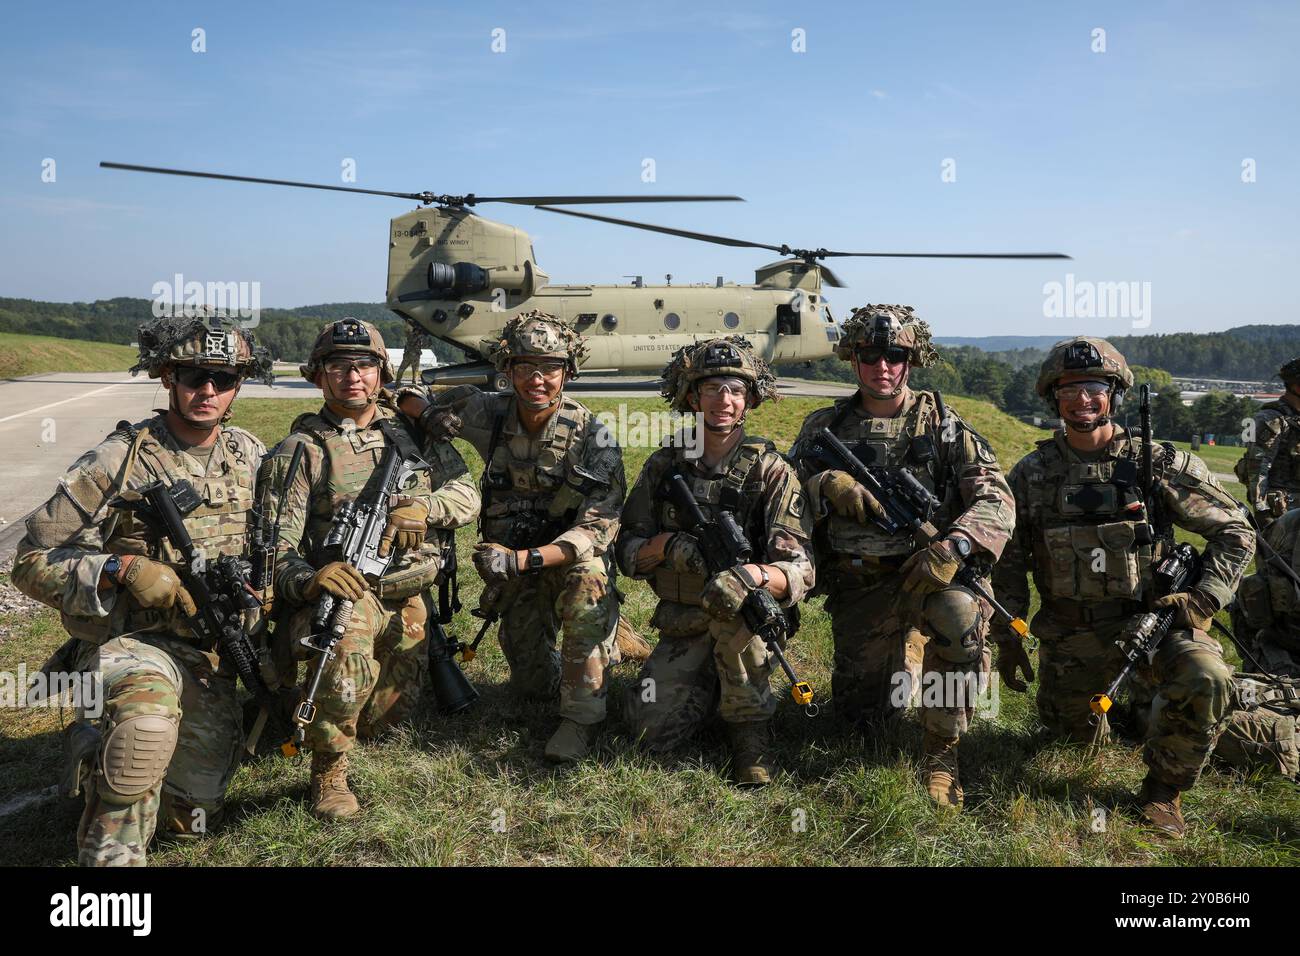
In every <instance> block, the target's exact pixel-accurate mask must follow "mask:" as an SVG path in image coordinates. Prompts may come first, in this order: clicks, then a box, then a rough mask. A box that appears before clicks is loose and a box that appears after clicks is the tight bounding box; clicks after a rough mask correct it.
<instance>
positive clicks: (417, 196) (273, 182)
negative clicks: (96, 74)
mask: <svg viewBox="0 0 1300 956" xmlns="http://www.w3.org/2000/svg"><path fill="white" fill-rule="evenodd" d="M99 165H100V167H101V168H103V169H126V170H129V171H131V172H136V173H162V174H163V175H166V176H194V177H196V178H198V179H227V180H230V181H232V182H237V183H265V184H266V185H268V186H296V187H298V188H299V189H328V190H331V191H332V192H339V193H365V194H366V195H369V196H393V197H395V198H397V199H414V200H415V201H416V202H422V201H427V200H426V199H425V198H424V197H425V196H426V195H427V194H425V193H395V192H388V191H387V190H383V189H360V188H358V187H356V186H327V185H325V184H324V183H299V182H294V181H293V180H290V179H262V178H261V177H259V176H232V175H230V174H228V173H201V172H196V171H194V170H190V169H167V168H165V167H163V166H135V165H132V164H130V163H100V164H99Z"/></svg>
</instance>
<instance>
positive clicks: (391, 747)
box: [0, 398, 1300, 866]
mask: <svg viewBox="0 0 1300 956" xmlns="http://www.w3.org/2000/svg"><path fill="white" fill-rule="evenodd" d="M584 400H585V399H584ZM951 403H952V405H953V406H954V407H955V408H956V409H957V410H958V411H959V412H960V413H961V414H962V415H963V416H965V417H966V418H967V419H968V420H969V421H971V422H972V423H973V424H974V425H975V427H976V428H977V429H979V430H980V431H981V432H983V433H984V434H985V435H986V436H987V437H988V438H989V439H990V441H991V442H992V444H993V446H994V448H995V449H996V450H997V452H998V455H999V459H1000V460H1001V462H1002V463H1003V465H1004V467H1009V466H1010V465H1011V464H1012V463H1014V462H1015V461H1016V460H1018V459H1019V457H1020V456H1022V455H1023V454H1024V453H1025V452H1027V451H1028V450H1030V449H1031V448H1032V447H1033V443H1034V441H1035V440H1037V439H1039V438H1041V437H1044V436H1045V435H1046V433H1045V432H1041V431H1039V430H1037V429H1034V428H1031V427H1029V426H1026V425H1022V424H1020V423H1019V422H1016V421H1014V420H1012V419H1010V418H1008V417H1007V416H1005V415H1002V414H1001V413H999V412H997V411H996V410H995V409H993V408H992V407H991V406H989V405H987V404H984V403H981V402H978V401H972V400H963V399H961V398H954V399H952V400H951ZM588 404H590V405H591V406H592V407H593V409H594V410H596V411H602V410H614V409H616V408H617V406H618V405H619V404H624V403H621V402H619V401H618V400H613V399H591V400H590V401H589V402H588ZM625 404H626V405H627V407H628V408H630V409H633V410H654V409H658V408H660V407H661V406H660V404H659V403H658V402H657V401H654V400H650V399H645V400H635V401H628V402H626V403H625ZM822 404H825V402H824V400H821V399H787V400H786V401H783V402H781V403H780V404H778V405H769V406H764V407H763V408H761V409H759V410H758V411H757V412H756V413H754V414H753V415H752V416H751V420H750V421H751V431H752V432H755V433H758V434H763V435H766V436H768V437H770V438H772V439H773V440H775V441H776V442H777V443H778V445H779V446H780V447H782V448H783V449H785V448H788V446H789V444H790V442H791V440H792V439H793V438H794V435H795V433H796V431H797V429H798V426H799V423H800V422H801V421H802V419H803V417H804V416H805V415H806V414H807V413H808V412H809V411H811V410H813V409H814V408H817V407H820V406H821V405H822ZM314 407H315V404H314V403H312V402H297V401H280V400H264V401H248V400H246V401H242V402H241V403H240V404H239V405H238V414H237V417H236V422H237V423H239V424H242V425H244V426H245V427H248V428H250V429H251V430H253V431H254V432H256V433H257V434H259V435H260V436H261V437H262V438H264V439H265V440H267V441H268V442H273V441H275V440H276V439H277V438H279V437H280V436H281V435H283V434H284V431H285V429H286V428H287V426H288V423H289V422H290V421H291V419H292V418H293V416H294V415H295V414H297V413H298V412H300V411H304V410H308V409H311V408H314ZM459 444H460V447H461V450H462V453H464V454H465V456H466V459H467V460H468V461H469V462H470V465H471V468H472V469H473V470H474V471H475V472H476V473H477V471H478V470H479V469H480V468H481V462H480V461H479V460H478V458H477V456H476V455H475V454H474V453H473V452H472V450H470V449H469V448H468V446H466V445H464V444H463V443H459ZM646 454H647V450H646V449H628V450H627V451H626V461H627V470H628V475H629V479H631V478H632V477H633V476H635V474H636V472H637V470H638V469H639V467H640V465H641V463H642V461H644V458H645V456H646ZM1216 470H1219V469H1218V468H1217V466H1216ZM1225 470H1226V469H1225ZM459 544H460V549H461V557H462V559H464V565H463V566H465V567H468V566H469V565H468V560H467V558H468V552H469V548H470V545H471V541H470V535H469V534H461V535H460V536H459ZM462 584H463V588H462V595H461V597H462V600H463V601H464V603H465V605H466V607H467V609H468V608H470V607H473V606H474V605H475V603H476V600H477V594H478V592H479V590H480V585H479V583H478V581H477V579H476V577H475V575H473V574H472V573H466V574H464V575H463V581H462ZM620 587H621V588H623V590H624V591H625V592H626V593H627V595H628V603H627V605H626V610H627V613H628V614H629V616H630V618H631V620H632V621H633V623H634V624H635V625H636V627H637V628H638V629H639V630H641V631H642V633H644V634H646V636H647V637H648V638H650V639H651V640H653V639H654V635H653V634H652V633H651V632H649V629H648V627H647V622H648V620H649V616H650V612H651V610H652V608H653V597H652V595H651V593H650V591H649V589H648V588H647V587H646V586H645V585H644V584H642V583H640V582H632V581H627V580H622V581H620ZM821 603H822V602H821V600H820V599H818V600H815V601H813V602H811V603H810V604H809V605H808V606H807V608H806V612H805V615H804V618H803V626H802V628H801V630H800V632H799V634H798V637H797V638H796V640H795V641H794V643H793V645H792V648H791V652H790V657H791V659H792V661H793V663H794V665H795V667H796V669H797V670H799V672H800V673H801V676H804V677H805V678H806V679H808V680H810V681H811V682H812V684H813V685H814V687H815V688H816V690H817V692H818V697H819V699H822V698H824V696H825V695H826V694H827V693H828V692H829V689H830V688H829V683H830V681H829V674H830V663H831V638H830V623H829V619H828V618H827V616H826V615H825V613H824V612H823V610H822V607H821ZM474 622H475V620H474V619H472V618H470V617H469V614H468V610H466V611H465V612H462V614H461V615H459V616H458V619H457V621H456V622H455V624H454V626H453V630H454V631H455V632H456V633H459V634H461V635H468V634H470V633H472V630H471V629H472V628H473V624H474ZM61 639H62V632H61V629H60V627H59V624H58V621H57V618H56V617H55V615H54V614H52V613H51V612H49V611H43V612H40V613H37V614H35V615H34V616H33V615H31V614H30V613H26V614H10V615H6V616H0V670H6V671H12V670H13V669H15V668H16V667H17V666H18V664H19V663H20V662H26V663H27V665H28V667H29V668H35V667H36V666H38V665H39V664H40V662H41V661H42V659H43V658H44V657H45V656H46V654H47V653H48V652H49V651H50V650H51V649H52V648H53V647H55V646H57V644H58V643H59V642H60V641H61ZM1232 657H1233V659H1234V660H1235V655H1232ZM466 672H467V675H468V676H469V678H470V680H472V681H473V682H474V684H475V685H476V686H477V688H478V689H479V691H480V692H481V694H482V697H483V699H482V700H481V701H480V702H479V704H478V705H477V706H476V707H475V708H473V709H472V710H471V711H470V712H468V713H464V714H461V715H460V716H458V717H455V718H451V719H443V718H439V717H438V716H437V715H436V714H435V713H433V712H432V710H431V709H429V708H428V707H427V706H425V705H423V704H422V708H421V710H420V711H419V713H418V714H417V715H416V718H415V719H414V720H413V721H412V722H411V723H410V724H408V725H406V726H404V727H402V728H400V729H399V731H398V732H397V733H396V734H394V735H393V736H392V737H390V738H388V739H386V740H383V741H380V742H377V743H374V744H367V745H365V746H362V747H359V748H358V749H357V750H356V751H354V759H353V772H352V781H353V787H354V789H355V791H356V792H357V793H358V795H359V797H360V799H361V800H362V802H363V804H364V805H365V807H366V811H365V813H364V814H363V815H362V816H360V817H358V818H355V819H354V820H353V821H349V822H348V823H345V824H337V825H327V824H323V823H320V822H318V821H316V820H314V819H313V818H312V817H310V816H309V815H308V813H307V811H306V805H305V802H304V800H305V794H306V788H307V779H308V770H307V763H306V760H305V758H299V759H297V760H294V761H288V760H283V759H269V760H264V761H260V762H257V763H253V764H248V765H245V766H244V767H242V768H241V769H240V770H239V772H238V774H237V775H236V777H235V781H234V785H233V786H232V788H231V791H230V803H229V810H230V818H229V820H228V822H227V823H226V825H225V826H224V827H222V828H221V829H219V830H218V831H217V832H215V833H213V834H212V835H211V836H210V838H209V839H207V840H203V841H200V842H198V843H196V844H191V845H185V846H174V845H167V846H159V845H157V844H155V847H154V848H153V850H152V851H151V861H152V862H153V863H154V864H161V865H206V864H212V865H229V864H309V865H312V864H315V865H346V864H362V865H365V864H383V863H395V864H450V863H458V864H594V865H611V864H694V865H739V864H786V865H827V864H830V865H842V864H885V865H934V864H938V865H1006V864H1013V865H1051V866H1080V865H1112V864H1158V865H1183V864H1196V865H1207V866H1237V865H1258V864H1265V865H1273V864H1276V865H1295V864H1297V863H1300V795H1298V794H1297V790H1296V788H1295V786H1294V785H1292V784H1289V783H1287V782H1285V781H1283V780H1280V779H1271V778H1242V777H1239V776H1234V775H1231V774H1228V773H1225V772H1219V771H1217V770H1211V771H1209V772H1207V774H1206V775H1205V777H1204V779H1203V781H1202V783H1201V784H1200V785H1198V786H1197V787H1196V788H1195V789H1194V790H1193V791H1191V792H1190V793H1189V794H1187V796H1186V797H1185V808H1186V812H1187V815H1188V818H1189V820H1190V822H1191V832H1190V834H1189V837H1188V839H1186V840H1184V841H1182V842H1179V843H1167V842H1164V841H1162V840H1160V839H1158V838H1155V837H1154V836H1152V835H1151V834H1150V833H1149V832H1148V831H1145V830H1143V829H1141V828H1140V827H1138V826H1137V825H1136V824H1135V822H1134V816H1135V813H1134V809H1133V808H1132V807H1131V806H1130V805H1129V804H1128V802H1127V801H1128V797H1127V795H1128V793H1129V792H1130V791H1132V790H1134V789H1135V788H1136V786H1137V784H1138V782H1139V781H1140V780H1141V778H1142V776H1143V773H1144V770H1145V768H1144V766H1143V764H1142V762H1141V759H1140V755H1139V753H1138V752H1137V751H1135V750H1132V749H1128V748H1125V747H1122V746H1114V747H1111V748H1108V749H1106V750H1105V751H1103V752H1102V753H1101V754H1099V755H1094V754H1089V753H1088V752H1087V751H1086V750H1085V749H1084V748H1081V747H1077V746H1067V745H1062V744H1057V743H1051V742H1048V741H1046V740H1044V739H1043V738H1042V737H1041V735H1040V734H1039V733H1038V729H1037V723H1036V719H1035V710H1034V706H1033V699H1032V696H1024V695H1017V694H1015V693H1013V692H1010V691H1006V692H1004V693H1002V694H1001V696H1000V699H999V700H998V705H999V706H998V709H997V713H996V715H990V716H989V718H987V719H982V720H979V721H977V723H976V725H975V727H974V729H973V730H972V731H971V732H970V734H969V735H968V736H967V737H966V738H964V742H963V744H962V766H963V773H962V777H963V781H964V783H965V786H966V800H967V809H966V812H965V813H963V814H961V815H960V816H955V817H953V816H941V815H937V814H935V813H934V812H933V811H932V810H931V809H930V806H929V803H928V800H927V798H926V796H925V794H924V792H923V791H922V789H921V788H920V786H919V784H918V782H917V759H916V754H917V752H918V750H919V743H920V731H919V728H918V727H917V726H916V724H915V721H914V720H913V719H912V718H910V717H909V718H908V719H907V720H905V721H903V722H902V723H901V725H900V726H899V727H897V728H896V729H895V730H894V731H891V732H890V733H889V734H888V735H887V736H883V737H882V736H873V737H864V736H863V735H861V734H859V733H851V732H848V731H846V730H845V729H844V728H842V727H841V726H839V725H837V724H836V723H834V722H833V719H832V718H831V717H830V716H828V715H822V716H819V717H815V718H809V717H805V716H804V715H803V714H802V713H801V712H800V711H799V710H798V709H797V708H795V707H794V706H793V705H791V704H790V703H789V702H788V701H787V702H786V704H784V705H783V706H782V708H781V710H780V712H779V714H778V717H777V720H776V726H777V735H778V742H779V755H780V760H781V763H782V765H783V767H784V768H785V771H786V772H785V773H784V774H783V775H782V776H781V777H780V778H779V779H778V781H777V782H776V783H775V784H774V785H773V786H771V787H768V788H766V789H764V790H762V791H759V792H742V791H739V790H737V789H735V788H733V787H732V786H731V785H730V784H728V783H727V782H726V777H725V770H726V764H725V761H726V757H727V752H726V747H725V744H724V742H723V737H722V734H721V733H720V732H719V731H718V729H717V728H712V729H710V730H709V731H708V732H707V733H706V734H705V735H703V736H702V737H701V738H700V739H699V740H698V741H697V742H696V743H695V744H693V745H692V746H690V747H689V748H688V749H687V750H685V751H684V752H682V753H680V754H678V755H675V756H673V757H671V758H659V759H655V758H650V757H647V756H644V755H641V754H640V753H638V752H637V751H636V750H635V749H634V748H633V747H632V746H631V743H630V741H629V739H628V735H627V729H626V725H625V724H624V723H623V721H622V719H621V717H620V716H619V714H620V705H621V701H622V698H623V696H624V695H625V694H627V693H630V692H631V688H632V685H633V682H634V679H635V676H636V675H635V671H634V670H633V669H631V668H628V667H626V666H624V667H620V668H618V669H617V670H616V672H615V680H614V686H613V688H612V691H611V698H610V714H611V717H610V720H609V721H608V723H607V724H606V729H605V731H604V733H603V734H602V736H601V739H600V742H599V748H598V753H597V755H596V756H595V757H594V759H591V760H589V761H587V762H586V763H584V764H582V765H580V766H578V767H576V768H573V769H565V770H556V769H553V768H551V767H550V766H548V765H547V764H546V763H545V762H544V761H543V760H542V758H541V750H542V746H543V744H544V743H545V741H546V738H547V737H548V736H549V734H550V733H551V731H552V729H553V728H554V726H555V718H554V717H553V716H552V709H551V707H548V706H543V705H540V704H529V703H521V702H517V701H515V700H513V699H511V698H510V697H509V696H508V695H507V694H506V693H505V687H504V685H505V681H506V677H507V673H506V669H505V664H504V660H503V658H502V656H501V653H500V650H499V648H497V647H496V645H495V643H491V642H486V641H485V643H484V647H483V653H481V654H480V656H479V658H478V659H477V660H476V661H474V662H473V663H472V664H471V665H469V666H468V667H467V669H466ZM775 683H776V686H777V687H778V688H779V689H780V693H782V694H784V693H785V682H784V680H783V679H780V678H778V679H777V680H776V681H775ZM1032 691H1033V688H1031V694H1032ZM59 725H60V724H59V716H58V715H57V714H56V713H53V712H47V711H36V710H32V711H13V710H10V711H5V712H3V713H0V730H3V738H4V739H3V742H0V806H3V804H4V803H5V802H6V801H8V800H10V799H11V798H13V797H14V796H15V795H17V794H21V793H25V792H28V791H32V790H36V789H39V788H41V787H44V786H47V785H49V784H50V783H52V782H53V781H54V780H55V779H56V777H57V773H58V761H59V758H58V750H59V736H58V728H59ZM1098 810H1100V811H1101V813H1100V814H1098V813H1095V812H1094V811H1098ZM78 813H79V809H78V806H77V805H75V804H74V803H72V802H48V803H45V804H42V805H39V806H32V807H28V808H26V809H23V810H20V811H18V812H16V813H12V814H9V815H7V816H0V848H2V849H0V862H3V863H53V864H62V863H68V862H71V861H72V860H73V859H74V851H73V831H74V830H75V826H76V821H77V816H78ZM1098 821H1101V823H1100V825H1099V824H1098Z"/></svg>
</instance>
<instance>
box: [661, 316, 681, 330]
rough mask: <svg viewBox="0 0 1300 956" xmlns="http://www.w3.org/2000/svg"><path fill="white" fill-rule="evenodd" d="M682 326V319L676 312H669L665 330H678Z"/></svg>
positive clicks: (665, 319)
mask: <svg viewBox="0 0 1300 956" xmlns="http://www.w3.org/2000/svg"><path fill="white" fill-rule="evenodd" d="M681 324H682V317H681V316H680V315H678V314H677V313H676V312H669V313H668V314H667V315H665V316H664V328H666V329H676V328H677V327H678V326H680V325H681Z"/></svg>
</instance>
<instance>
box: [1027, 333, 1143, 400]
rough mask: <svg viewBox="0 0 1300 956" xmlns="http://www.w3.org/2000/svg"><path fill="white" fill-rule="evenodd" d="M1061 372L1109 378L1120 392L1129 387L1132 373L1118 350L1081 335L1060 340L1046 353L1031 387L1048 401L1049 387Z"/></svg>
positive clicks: (1063, 373) (1058, 379)
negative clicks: (1034, 382)
mask: <svg viewBox="0 0 1300 956" xmlns="http://www.w3.org/2000/svg"><path fill="white" fill-rule="evenodd" d="M1063 375H1095V376H1096V377H1097V378H1099V379H1110V380H1111V381H1113V382H1114V383H1115V389H1116V391H1117V392H1120V393H1122V392H1124V391H1126V390H1128V389H1130V388H1132V387H1133V373H1132V372H1130V371H1129V368H1128V362H1126V361H1124V356H1123V355H1121V354H1120V352H1119V350H1118V349H1117V348H1115V346H1113V345H1111V344H1110V343H1109V342H1107V341H1106V340H1105V339H1094V338H1088V337H1087V336H1083V335H1079V336H1075V337H1074V338H1072V339H1063V340H1062V341H1060V342H1057V343H1056V344H1055V345H1053V346H1052V350H1051V351H1050V352H1048V353H1047V358H1046V359H1044V360H1043V367H1042V369H1041V370H1040V371H1039V373H1038V384H1037V385H1036V386H1035V390H1036V391H1037V392H1038V395H1039V397H1040V398H1045V399H1047V401H1048V402H1049V403H1050V402H1051V401H1052V398H1051V391H1052V387H1053V386H1055V385H1056V383H1057V382H1059V381H1060V380H1061V377H1062V376H1063Z"/></svg>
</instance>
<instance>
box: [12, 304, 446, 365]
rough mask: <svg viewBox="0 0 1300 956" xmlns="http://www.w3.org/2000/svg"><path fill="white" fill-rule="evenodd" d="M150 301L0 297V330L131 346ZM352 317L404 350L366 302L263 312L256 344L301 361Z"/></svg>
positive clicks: (397, 326)
mask: <svg viewBox="0 0 1300 956" xmlns="http://www.w3.org/2000/svg"><path fill="white" fill-rule="evenodd" d="M152 310H153V300H151V299H133V298H117V299H101V300H98V301H96V302H39V301H36V300H33V299H5V298H0V332H22V333H25V334H28V335H52V336H56V337H58V338H64V339H87V340H89V341H92V342H116V343H118V344H119V345H130V344H132V343H133V342H135V330H136V327H137V326H138V325H139V324H140V323H141V322H144V321H145V320H147V319H151V318H153V311H152ZM346 316H354V317H355V318H358V319H363V320H365V321H367V322H373V323H374V324H375V326H376V327H377V328H378V329H379V334H380V335H382V336H383V337H384V343H385V344H386V345H387V346H389V347H391V348H402V346H403V344H404V343H405V341H406V324H405V323H404V322H403V321H402V320H401V319H399V318H398V317H397V316H395V315H394V314H393V313H392V312H390V311H389V310H388V309H386V308H385V307H384V306H382V305H379V304H377V303H370V302H332V303H327V304H324V305H305V306H302V307H300V308H297V309H262V310H261V323H260V324H259V325H258V326H257V328H256V329H254V330H253V334H254V336H255V338H256V339H257V343H258V344H259V345H265V346H267V347H269V348H270V349H271V354H272V355H274V356H275V358H276V359H277V360H281V361H287V362H298V361H304V360H305V359H306V358H307V355H308V353H309V352H310V351H311V346H312V343H313V342H314V341H315V340H316V336H317V335H318V334H319V332H320V328H321V326H322V325H324V324H325V323H326V322H331V321H335V320H337V319H341V318H344V317H346ZM433 352H434V354H435V355H436V356H437V357H438V361H440V362H458V361H461V360H462V359H463V353H462V352H461V350H460V349H458V348H456V347H455V346H452V345H448V344H446V343H444V342H435V343H434V345H433Z"/></svg>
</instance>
